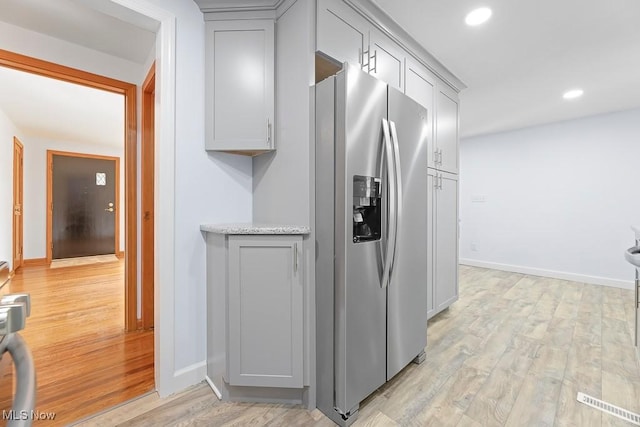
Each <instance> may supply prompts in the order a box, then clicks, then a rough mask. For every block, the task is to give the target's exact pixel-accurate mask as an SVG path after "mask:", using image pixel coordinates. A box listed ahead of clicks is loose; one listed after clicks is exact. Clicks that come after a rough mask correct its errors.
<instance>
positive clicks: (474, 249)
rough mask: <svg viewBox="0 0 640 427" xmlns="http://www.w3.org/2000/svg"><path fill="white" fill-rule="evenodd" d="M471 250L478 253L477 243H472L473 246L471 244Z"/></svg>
mask: <svg viewBox="0 0 640 427" xmlns="http://www.w3.org/2000/svg"><path fill="white" fill-rule="evenodd" d="M471 250H472V251H473V252H478V245H476V244H475V243H472V244H471Z"/></svg>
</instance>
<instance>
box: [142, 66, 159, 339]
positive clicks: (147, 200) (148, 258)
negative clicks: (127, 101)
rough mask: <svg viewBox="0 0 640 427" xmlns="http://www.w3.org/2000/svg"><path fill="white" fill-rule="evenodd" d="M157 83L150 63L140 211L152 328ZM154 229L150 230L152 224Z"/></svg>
mask: <svg viewBox="0 0 640 427" xmlns="http://www.w3.org/2000/svg"><path fill="white" fill-rule="evenodd" d="M155 87H156V64H155V62H154V63H153V64H151V68H150V69H149V72H148V73H147V76H146V77H145V79H144V82H143V83H142V129H141V139H142V147H141V149H140V153H141V154H140V155H141V157H142V159H141V162H140V165H141V169H142V170H141V176H140V177H141V184H140V186H141V201H140V204H141V208H140V210H141V212H142V219H141V221H140V228H141V230H140V239H141V242H140V249H141V254H140V264H141V265H140V270H141V273H140V281H141V290H142V292H141V293H142V304H141V308H142V310H141V314H142V322H141V323H142V324H141V326H142V328H143V329H150V328H152V327H153V326H154V320H153V316H154V287H155V274H154V272H155V262H154V259H155V249H154V247H155V239H154V234H155V232H154V229H155V217H156V212H155V209H154V199H155V196H154V191H155V189H154V175H155V168H154V158H155V156H154V151H155V148H154V147H155V139H154V137H155V129H154V126H155ZM147 211H150V212H151V215H150V218H151V219H150V220H151V225H148V224H146V223H145V215H146V212H147ZM148 227H150V228H151V230H149V228H148Z"/></svg>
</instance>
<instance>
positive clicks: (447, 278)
mask: <svg viewBox="0 0 640 427" xmlns="http://www.w3.org/2000/svg"><path fill="white" fill-rule="evenodd" d="M437 178H438V181H439V182H438V189H437V190H436V221H435V227H436V232H435V237H436V245H435V264H436V269H435V273H436V274H435V294H436V311H438V312H439V311H441V310H443V309H445V308H447V307H448V306H450V305H451V304H452V303H453V302H454V301H456V300H457V299H458V176H457V175H453V174H447V173H441V172H439V173H438V176H437Z"/></svg>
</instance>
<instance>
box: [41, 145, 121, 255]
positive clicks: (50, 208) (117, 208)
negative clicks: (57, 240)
mask: <svg viewBox="0 0 640 427" xmlns="http://www.w3.org/2000/svg"><path fill="white" fill-rule="evenodd" d="M53 156H66V157H75V158H78V159H98V160H110V161H113V162H115V166H116V172H115V175H116V176H115V180H116V181H115V187H116V188H115V190H116V195H115V199H114V205H115V217H116V223H115V246H114V251H115V255H116V256H118V254H119V253H120V157H115V156H103V155H99V154H86V153H74V152H71V151H58V150H47V204H46V210H47V264H50V263H51V260H52V259H53Z"/></svg>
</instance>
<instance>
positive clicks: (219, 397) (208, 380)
mask: <svg viewBox="0 0 640 427" xmlns="http://www.w3.org/2000/svg"><path fill="white" fill-rule="evenodd" d="M204 379H205V380H206V381H207V384H209V387H211V390H213V392H214V393H215V395H216V396H218V400H222V393H220V390H218V387H216V385H215V384H214V383H213V381H211V378H209V376H208V375H207V376H205V377H204Z"/></svg>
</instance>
